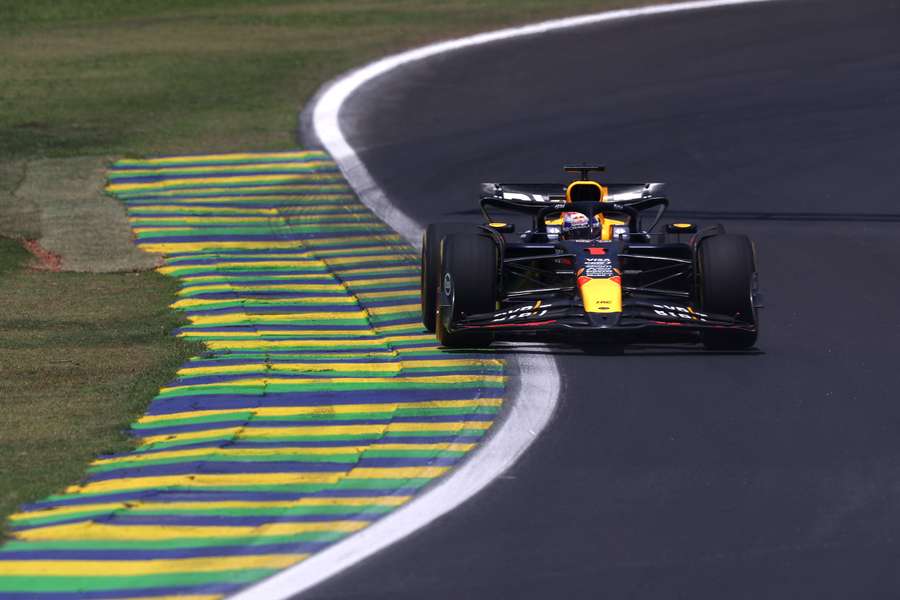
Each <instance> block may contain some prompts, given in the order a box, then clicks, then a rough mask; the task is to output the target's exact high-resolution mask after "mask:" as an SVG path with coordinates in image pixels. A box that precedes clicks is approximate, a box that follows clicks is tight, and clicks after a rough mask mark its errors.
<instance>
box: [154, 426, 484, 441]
mask: <svg viewBox="0 0 900 600" xmlns="http://www.w3.org/2000/svg"><path fill="white" fill-rule="evenodd" d="M490 426H491V424H490V423H489V422H485V421H465V422H460V421H452V422H449V423H391V424H390V425H307V426H305V427H303V426H301V427H254V428H251V429H247V428H244V427H225V428H221V429H208V430H206V431H190V432H185V433H169V434H163V435H152V436H148V437H145V438H143V442H144V443H145V444H154V443H156V442H167V441H175V440H177V441H187V440H196V439H205V438H219V437H226V436H234V437H237V438H246V439H255V438H269V437H274V438H277V437H303V436H321V435H379V436H380V435H383V434H384V433H385V432H386V431H460V430H462V429H488V428H489V427H490Z"/></svg>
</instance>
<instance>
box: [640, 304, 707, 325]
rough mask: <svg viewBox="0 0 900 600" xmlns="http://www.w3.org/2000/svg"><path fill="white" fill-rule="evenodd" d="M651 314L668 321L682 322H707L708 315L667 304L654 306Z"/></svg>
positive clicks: (688, 308)
mask: <svg viewBox="0 0 900 600" xmlns="http://www.w3.org/2000/svg"><path fill="white" fill-rule="evenodd" d="M653 312H654V313H656V314H657V315H659V316H660V317H667V318H669V319H680V320H682V321H701V322H705V321H707V318H706V317H708V316H709V315H707V314H706V313H701V312H697V311H696V310H694V309H692V308H690V307H684V306H670V305H668V304H654V305H653Z"/></svg>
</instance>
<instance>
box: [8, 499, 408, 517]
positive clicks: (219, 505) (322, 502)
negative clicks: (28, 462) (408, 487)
mask: <svg viewBox="0 0 900 600" xmlns="http://www.w3.org/2000/svg"><path fill="white" fill-rule="evenodd" d="M410 498H411V496H372V497H362V496H358V497H355V498H302V499H300V500H293V501H270V502H251V501H241V500H228V501H222V502H140V501H129V502H128V503H124V502H106V503H98V504H81V505H78V506H62V507H53V508H48V509H45V510H40V511H33V512H27V513H18V514H15V515H12V516H11V517H10V520H12V521H25V520H29V519H35V518H41V517H48V516H54V517H55V516H65V515H69V514H78V513H83V512H95V511H110V512H112V511H124V510H127V511H128V512H129V513H141V512H166V511H173V510H226V509H251V510H252V509H267V508H269V509H291V508H299V507H303V506H356V507H366V506H401V505H403V504H404V503H406V502H407V501H409V499H410Z"/></svg>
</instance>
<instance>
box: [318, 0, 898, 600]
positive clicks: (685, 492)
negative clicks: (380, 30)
mask: <svg viewBox="0 0 900 600" xmlns="http://www.w3.org/2000/svg"><path fill="white" fill-rule="evenodd" d="M342 120H343V126H344V129H345V131H346V132H347V133H348V137H349V141H350V143H351V145H353V147H354V148H356V149H357V151H358V152H359V154H360V157H361V159H362V161H363V162H364V163H365V164H366V165H367V167H368V168H369V170H370V172H371V173H372V175H373V176H374V178H375V179H376V180H377V181H378V182H379V184H381V186H382V187H383V188H384V190H385V191H386V192H387V194H388V196H389V197H390V198H391V199H392V200H393V201H394V202H395V203H396V204H397V205H399V206H400V207H401V208H402V209H403V210H405V211H406V212H407V213H408V214H410V215H411V216H412V217H414V218H415V219H417V220H419V221H421V222H429V221H435V220H441V219H452V220H458V219H459V218H460V217H464V218H470V217H471V216H472V211H471V209H472V208H474V206H475V201H476V184H477V183H478V182H479V181H497V180H533V181H540V180H551V181H552V180H561V179H562V178H561V173H560V171H559V167H560V165H561V164H562V163H565V162H572V161H581V160H603V161H606V162H607V163H608V164H609V165H610V173H609V177H610V178H611V179H618V180H657V181H667V182H670V184H671V186H670V188H669V193H670V196H671V197H672V199H673V203H674V207H675V208H676V210H677V211H678V212H677V213H676V214H677V215H678V217H679V220H684V218H691V219H695V220H697V219H700V220H706V221H710V222H715V221H719V222H723V223H724V224H725V225H726V227H728V228H729V229H730V230H733V231H738V232H746V233H748V234H750V235H751V236H752V237H753V238H754V239H755V240H756V241H757V244H758V248H759V260H760V268H761V278H762V286H763V290H764V292H765V298H766V305H767V307H766V309H765V311H764V314H763V319H764V321H763V327H764V330H763V334H762V336H761V338H760V342H759V351H758V352H754V353H749V354H714V353H707V352H703V351H700V350H697V349H694V348H691V347H677V348H668V347H662V346H642V347H635V348H630V349H628V350H626V351H625V352H624V353H617V352H615V351H610V352H604V351H599V352H588V351H584V350H578V349H562V348H560V349H557V351H556V352H557V356H558V359H559V363H560V369H561V376H562V379H563V385H564V390H563V398H562V403H561V406H560V409H559V412H558V414H557V416H556V418H555V420H554V422H553V423H552V424H551V425H550V426H549V427H548V429H547V431H546V432H545V433H544V435H543V436H542V437H541V439H539V440H538V441H537V442H536V443H535V444H534V445H533V446H532V448H531V449H530V450H529V452H528V453H527V454H526V456H525V457H524V458H523V459H522V460H521V461H520V462H519V463H518V464H517V465H516V466H515V467H514V468H513V469H512V470H511V471H510V472H509V473H508V475H507V476H506V477H504V478H502V479H501V480H499V481H497V482H495V483H494V484H493V485H491V486H490V487H489V488H488V489H487V490H486V491H484V492H483V493H481V494H480V495H479V496H477V497H476V498H475V499H473V500H472V501H470V502H469V503H467V504H466V505H464V506H463V507H462V508H460V509H458V510H456V511H454V512H452V513H451V514H449V515H447V516H445V517H444V518H442V519H440V520H438V521H437V522H435V523H434V524H432V525H431V526H429V527H427V528H425V529H423V530H421V531H420V532H418V533H417V534H414V535H413V536H412V537H410V538H408V539H407V540H405V541H404V542H402V543H400V544H397V545H396V546H393V547H391V548H389V549H387V550H385V551H383V552H382V553H380V554H378V555H376V556H375V557H373V558H372V559H369V560H368V561H366V562H364V563H362V564H360V565H358V566H356V567H353V568H351V569H350V570H348V571H346V572H345V573H343V574H341V575H340V576H338V577H336V578H335V579H333V580H331V581H328V582H326V583H324V584H323V585H321V586H319V587H318V588H315V589H314V590H312V593H309V594H307V595H306V596H304V597H310V598H357V597H359V598H398V597H399V598H413V597H415V598H445V597H453V598H506V597H519V598H555V597H564V596H571V597H578V598H581V597H603V598H622V597H628V598H680V597H683V598H798V597H802V598H808V597H817V598H847V597H860V598H880V597H897V596H898V595H900V569H898V568H897V567H898V563H900V546H898V540H900V401H898V398H897V393H896V390H897V388H898V385H897V384H898V383H900V376H898V368H897V363H898V361H897V350H896V348H897V341H898V327H900V309H898V306H897V299H898V298H900V267H898V255H900V237H898V235H897V228H898V222H900V208H898V206H897V204H898V201H900V194H898V191H897V181H898V167H897V165H898V163H900V143H898V141H900V3H898V2H897V1H891V0H872V1H868V2H844V1H841V0H833V1H828V2H798V1H794V2H776V3H767V4H759V5H748V6H744V7H731V8H726V9H711V10H707V11H703V12H696V13H684V14H672V15H665V16H656V17H648V18H643V19H639V20H633V21H623V22H618V23H606V24H601V25H597V26H589V27H583V28H579V29H572V30H568V31H563V32H558V33H552V34H547V35H543V36H540V37H531V38H523V39H520V40H516V41H509V42H503V43H498V44H491V45H487V46H483V47H480V48H476V49H470V50H463V51H459V52H456V53H452V54H449V55H446V56H444V57H441V58H437V59H431V60H428V61H426V62H425V63H421V64H413V65H409V66H407V67H403V68H400V69H398V70H396V71H394V72H393V73H392V74H390V75H388V76H385V77H383V78H380V79H378V80H376V81H374V82H372V83H370V84H368V85H366V86H365V87H364V88H362V90H361V91H360V92H359V93H357V94H356V95H355V96H354V97H353V98H352V99H351V101H350V104H349V105H348V106H347V107H346V108H345V113H344V115H343V116H342Z"/></svg>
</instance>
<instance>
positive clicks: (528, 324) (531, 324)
mask: <svg viewBox="0 0 900 600" xmlns="http://www.w3.org/2000/svg"><path fill="white" fill-rule="evenodd" d="M551 323H556V319H552V320H550V321H531V322H525V323H497V324H496V325H482V326H481V327H478V329H481V328H482V327H484V328H487V329H494V328H496V327H540V326H541V325H550V324H551ZM463 329H468V328H467V327H464V328H463ZM473 329H474V328H473Z"/></svg>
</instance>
